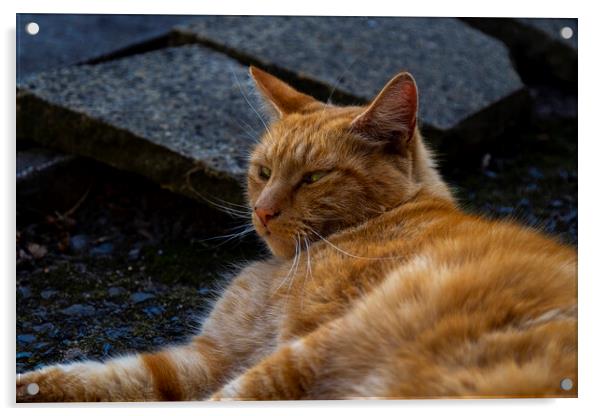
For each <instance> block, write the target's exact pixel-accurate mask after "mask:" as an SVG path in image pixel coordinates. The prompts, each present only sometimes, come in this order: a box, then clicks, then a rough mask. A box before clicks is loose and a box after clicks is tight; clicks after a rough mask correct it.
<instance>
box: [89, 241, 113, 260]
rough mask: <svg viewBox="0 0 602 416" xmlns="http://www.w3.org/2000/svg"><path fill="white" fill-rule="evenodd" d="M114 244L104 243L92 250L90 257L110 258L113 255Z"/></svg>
mask: <svg viewBox="0 0 602 416" xmlns="http://www.w3.org/2000/svg"><path fill="white" fill-rule="evenodd" d="M113 249H114V247H113V244H111V243H102V244H100V245H98V246H96V247H94V248H93V249H92V250H90V255H92V256H95V257H103V256H109V255H111V254H112V253H113Z"/></svg>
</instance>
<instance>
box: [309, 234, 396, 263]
mask: <svg viewBox="0 0 602 416" xmlns="http://www.w3.org/2000/svg"><path fill="white" fill-rule="evenodd" d="M310 231H311V232H313V233H314V234H315V235H316V236H318V237H319V238H320V239H321V240H322V241H324V242H325V243H326V244H328V245H329V246H331V247H332V248H334V249H335V250H337V251H338V252H339V253H342V254H344V255H346V256H349V257H353V258H354V259H361V260H394V259H401V258H404V256H388V257H364V256H356V255H355V254H351V253H349V252H347V251H345V250H343V249H342V248H340V247H337V246H336V245H335V244H333V243H332V242H330V241H329V240H327V239H326V238H324V237H322V235H320V234H319V233H318V232H317V231H316V230H310Z"/></svg>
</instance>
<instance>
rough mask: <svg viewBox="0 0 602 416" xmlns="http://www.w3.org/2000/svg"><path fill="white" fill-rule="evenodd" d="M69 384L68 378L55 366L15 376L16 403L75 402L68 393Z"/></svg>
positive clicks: (74, 398)
mask: <svg viewBox="0 0 602 416" xmlns="http://www.w3.org/2000/svg"><path fill="white" fill-rule="evenodd" d="M71 384H72V380H70V377H69V376H68V375H67V374H66V373H65V372H64V371H63V370H61V369H60V368H59V367H56V366H49V367H45V368H42V369H40V370H37V371H31V372H28V373H25V374H17V402H19V403H35V402H38V403H43V402H65V401H77V398H76V397H75V396H74V395H73V394H70V393H69V387H70V386H71ZM71 393H73V392H71Z"/></svg>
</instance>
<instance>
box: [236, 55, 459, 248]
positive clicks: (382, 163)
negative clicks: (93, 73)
mask: <svg viewBox="0 0 602 416" xmlns="http://www.w3.org/2000/svg"><path fill="white" fill-rule="evenodd" d="M250 72H251V76H252V78H253V79H254V80H255V83H256V85H257V90H258V91H259V93H260V95H261V96H262V97H263V99H264V101H265V104H266V108H267V109H268V111H269V112H270V113H271V117H270V119H271V121H270V124H269V126H268V129H267V130H266V132H265V133H264V134H263V137H262V138H261V140H260V142H259V144H258V145H257V146H256V147H255V148H254V150H253V152H252V154H251V158H250V164H249V171H248V184H247V186H248V192H247V193H248V200H249V204H250V206H251V209H252V210H253V214H252V216H253V224H254V226H255V228H256V230H257V233H258V234H259V235H260V236H261V237H262V238H263V239H264V240H265V241H266V243H267V244H268V246H269V247H270V250H271V251H272V252H273V253H274V254H275V255H276V256H280V257H292V256H293V255H294V253H295V250H296V248H295V247H296V246H297V247H300V248H301V249H305V248H306V244H307V243H311V242H313V241H316V240H318V239H320V236H322V237H327V236H328V235H330V234H332V233H333V232H336V231H339V230H341V229H344V228H347V227H350V226H354V225H357V224H359V223H362V222H364V221H366V220H367V219H370V218H373V217H375V216H378V215H381V214H382V213H383V212H385V211H387V210H390V209H391V208H394V207H396V206H398V205H400V204H402V203H404V202H405V201H407V200H409V199H410V198H412V197H413V196H415V195H416V193H417V192H418V191H420V190H425V191H427V192H429V191H430V192H431V193H432V194H434V195H438V196H441V197H444V198H451V194H450V192H449V190H448V189H447V187H446V186H445V184H444V183H443V182H442V181H441V179H440V178H439V175H438V174H437V172H436V170H435V168H434V163H433V162H432V158H431V157H430V155H429V152H428V150H427V149H426V148H425V147H424V145H423V143H422V139H421V137H420V133H419V132H418V129H417V110H418V92H417V88H416V83H415V81H414V78H413V77H412V76H411V75H410V74H408V73H400V74H398V75H397V76H395V77H394V78H393V79H391V81H389V83H388V84H387V85H386V86H385V87H384V88H383V89H382V91H381V92H380V93H379V94H378V96H377V97H376V98H375V99H374V100H373V101H372V102H371V103H370V104H369V105H367V106H364V107H359V106H358V107H338V106H333V105H329V104H324V103H321V102H319V101H317V100H315V99H314V98H312V97H310V96H308V95H305V94H303V93H301V92H299V91H296V90H295V89H294V88H292V87H291V86H289V85H287V84H286V83H285V82H283V81H281V80H279V79H278V78H276V77H274V76H272V75H269V74H267V73H266V72H263V71H261V70H259V69H257V68H254V67H251V70H250Z"/></svg>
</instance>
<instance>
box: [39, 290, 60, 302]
mask: <svg viewBox="0 0 602 416" xmlns="http://www.w3.org/2000/svg"><path fill="white" fill-rule="evenodd" d="M57 293H59V292H58V290H43V291H42V292H41V293H40V296H42V298H43V299H46V300H48V299H50V298H51V297H53V296H54V295H56V294H57Z"/></svg>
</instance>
